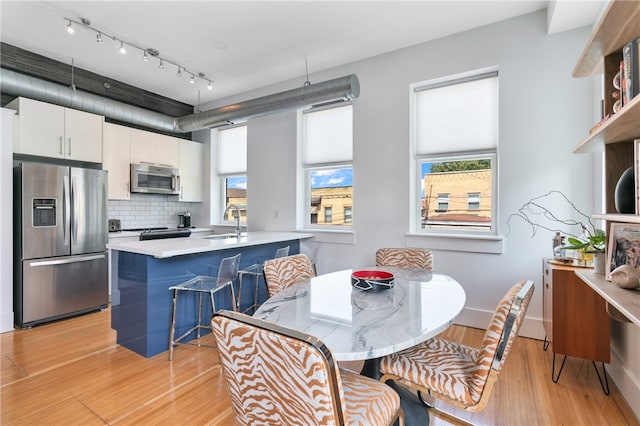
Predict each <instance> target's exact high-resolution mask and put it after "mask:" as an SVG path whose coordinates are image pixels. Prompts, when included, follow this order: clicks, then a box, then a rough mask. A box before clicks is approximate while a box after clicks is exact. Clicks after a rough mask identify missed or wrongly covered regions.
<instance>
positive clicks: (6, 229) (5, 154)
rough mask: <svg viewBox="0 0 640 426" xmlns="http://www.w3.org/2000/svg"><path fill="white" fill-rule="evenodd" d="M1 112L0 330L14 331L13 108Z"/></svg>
mask: <svg viewBox="0 0 640 426" xmlns="http://www.w3.org/2000/svg"><path fill="white" fill-rule="evenodd" d="M0 113H1V114H2V116H0V131H1V132H2V134H1V136H0V200H2V208H0V333H4V332H5V331H9V330H13V115H14V114H15V113H16V112H15V111H13V110H10V109H6V108H1V111H0Z"/></svg>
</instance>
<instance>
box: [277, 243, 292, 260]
mask: <svg viewBox="0 0 640 426" xmlns="http://www.w3.org/2000/svg"><path fill="white" fill-rule="evenodd" d="M286 256H289V246H286V247H282V248H279V249H278V250H276V255H275V257H274V259H277V258H279V257H286Z"/></svg>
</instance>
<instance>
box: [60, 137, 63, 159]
mask: <svg viewBox="0 0 640 426" xmlns="http://www.w3.org/2000/svg"><path fill="white" fill-rule="evenodd" d="M59 140H60V155H62V154H64V151H63V150H62V148H63V147H62V136H60V139H59Z"/></svg>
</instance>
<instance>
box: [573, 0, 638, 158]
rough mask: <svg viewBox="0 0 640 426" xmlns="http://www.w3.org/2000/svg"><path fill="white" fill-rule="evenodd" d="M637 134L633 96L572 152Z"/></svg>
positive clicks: (597, 147) (601, 147)
mask: <svg viewBox="0 0 640 426" xmlns="http://www.w3.org/2000/svg"><path fill="white" fill-rule="evenodd" d="M638 5H640V2H638ZM639 19H640V18H639ZM638 135H640V96H636V97H635V98H633V100H632V101H631V102H630V103H629V104H627V105H625V106H624V108H622V109H621V110H620V111H619V112H618V113H617V114H614V116H613V117H611V118H610V119H609V120H607V121H606V122H605V123H604V124H603V125H602V127H600V128H599V129H598V130H597V131H595V132H594V133H592V134H591V135H589V137H587V138H586V139H585V140H583V141H582V142H580V143H579V144H578V145H576V146H575V147H574V148H573V152H574V153H576V154H583V153H588V152H602V151H603V150H604V145H605V144H609V143H617V142H625V141H629V140H632V139H635V138H637V137H638Z"/></svg>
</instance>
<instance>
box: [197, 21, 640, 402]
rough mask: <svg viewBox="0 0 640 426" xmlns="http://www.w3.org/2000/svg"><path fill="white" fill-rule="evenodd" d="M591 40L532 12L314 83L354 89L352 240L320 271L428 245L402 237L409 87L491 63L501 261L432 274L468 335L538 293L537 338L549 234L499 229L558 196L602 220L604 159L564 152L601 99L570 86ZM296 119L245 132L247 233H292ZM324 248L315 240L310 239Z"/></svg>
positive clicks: (327, 257) (625, 367) (459, 258)
mask: <svg viewBox="0 0 640 426" xmlns="http://www.w3.org/2000/svg"><path fill="white" fill-rule="evenodd" d="M590 32H591V30H590V29H589V28H582V29H577V30H572V31H568V32H563V33H559V34H554V35H547V33H546V15H545V11H539V12H535V13H532V14H529V15H525V16H522V17H518V18H514V19H511V20H508V21H503V22H499V23H497V24H493V25H489V26H486V27H483V28H479V29H475V30H471V31H468V32H465V33H461V34H456V35H453V36H449V37H445V38H442V39H439V40H435V41H432V42H427V43H424V44H420V45H417V46H413V47H409V48H406V49H402V50H398V51H395V52H392V53H389V54H385V55H380V56H376V57H373V58H368V59H365V60H362V61H358V62H354V63H351V64H348V65H345V66H342V67H339V68H336V69H332V70H329V71H325V72H320V73H316V74H312V75H311V78H310V80H311V82H312V83H313V82H320V81H324V80H329V79H331V78H336V77H341V76H344V75H348V74H352V73H355V74H356V75H357V76H358V78H359V80H360V86H361V94H360V97H359V98H358V99H356V100H355V101H354V110H353V111H354V123H353V128H354V144H353V146H354V154H353V156H354V178H353V182H354V206H353V218H354V219H353V220H354V226H353V235H352V236H350V237H349V238H342V240H343V241H341V243H323V244H320V249H319V253H318V261H317V262H318V263H317V267H318V271H319V272H320V273H323V272H329V271H334V270H338V269H344V268H357V267H362V266H365V265H368V264H371V263H373V261H374V253H375V250H376V249H377V248H378V247H381V246H405V245H415V244H419V245H426V246H428V243H429V241H430V240H428V239H416V238H414V237H408V236H407V233H408V232H409V231H410V229H409V213H408V206H409V196H410V194H409V182H410V179H411V177H410V176H409V162H410V149H409V146H410V141H409V85H410V84H411V83H415V82H419V81H424V80H428V79H432V78H436V77H441V76H447V75H452V74H458V73H461V72H465V71H470V70H475V69H480V68H486V67H491V66H496V65H497V66H498V67H499V76H500V77H499V78H500V133H499V164H498V172H499V183H498V185H499V205H498V223H499V232H500V235H502V236H503V238H504V240H503V251H502V253H501V254H489V253H478V252H476V253H473V252H468V251H465V248H464V247H462V249H461V250H457V251H451V250H434V264H435V268H436V269H437V270H438V271H440V272H444V273H447V274H449V275H452V276H453V277H455V278H456V279H457V280H458V281H459V282H460V283H461V284H462V285H463V287H464V289H465V291H466V294H467V303H466V309H465V311H464V312H463V314H462V315H461V317H460V318H458V322H459V323H461V324H465V325H470V326H475V327H482V328H484V327H486V326H487V324H488V321H489V317H490V314H491V313H492V312H493V310H494V309H495V306H496V304H497V302H498V301H499V299H500V298H501V297H502V296H503V295H504V293H505V292H506V291H507V289H508V288H509V287H510V286H512V285H513V284H514V283H515V282H517V281H519V280H522V279H532V280H534V281H535V282H536V285H537V288H536V294H535V295H534V301H533V302H532V304H531V306H530V308H529V311H528V314H527V320H526V321H525V324H524V326H523V329H522V334H524V335H526V336H531V337H536V338H543V337H544V330H543V328H542V323H541V318H542V288H541V285H542V259H543V258H544V257H550V256H552V250H551V249H552V235H551V233H549V232H545V231H541V232H539V233H538V234H537V235H536V236H535V237H531V234H530V228H529V226H528V225H526V224H525V223H524V222H518V221H512V222H511V223H512V227H511V229H509V228H508V226H507V219H508V217H509V215H510V214H511V213H514V212H516V211H517V210H518V208H519V207H520V206H522V205H523V204H524V203H525V202H527V201H528V200H529V199H531V198H533V197H535V196H539V195H542V194H544V193H546V192H548V191H550V190H560V191H562V192H563V193H564V194H566V195H567V196H568V197H569V199H570V200H571V201H572V202H573V203H574V204H575V205H576V206H577V207H578V208H579V209H580V210H581V211H583V212H585V213H587V214H592V213H594V211H598V212H599V211H600V208H599V207H594V206H599V205H600V204H601V197H600V196H599V195H596V196H595V197H594V192H596V193H599V192H600V189H599V188H600V187H601V185H602V180H601V179H600V176H599V173H600V170H601V168H600V167H601V158H599V157H598V158H595V157H593V156H592V155H589V154H581V155H577V154H573V153H572V148H573V147H574V146H575V145H576V144H578V143H579V142H580V141H582V140H583V139H584V137H585V136H586V135H587V134H588V129H589V128H590V127H591V126H592V125H593V122H594V121H593V118H592V110H593V104H594V102H599V99H600V94H599V93H598V94H595V95H594V84H593V82H592V81H591V79H574V78H572V76H571V72H572V69H573V67H574V65H575V63H576V60H577V58H578V56H579V55H580V53H581V52H582V49H583V48H584V46H585V44H586V42H587V40H588V38H589V35H590ZM304 81H305V78H304V77H300V78H299V79H297V80H295V81H288V82H285V83H283V84H279V85H274V86H270V87H264V88H261V89H259V90H255V91H252V92H250V93H245V94H242V95H238V96H234V97H231V98H227V99H221V100H220V101H218V102H215V103H212V104H209V105H207V106H204V107H202V109H203V110H204V109H209V108H213V107H216V106H221V105H228V104H231V103H234V102H238V101H242V100H247V99H253V98H257V97H259V96H263V95H266V94H272V93H276V92H280V91H283V90H287V89H291V88H292V87H300V86H301V85H302V84H303V83H304ZM594 98H595V99H597V100H594ZM295 120H296V118H295V114H293V113H286V114H279V115H274V116H271V117H267V118H261V119H259V120H252V121H250V122H249V135H250V137H249V139H250V140H249V153H248V156H249V163H248V164H249V167H248V173H247V174H248V188H249V192H248V215H249V228H250V229H252V230H261V229H265V230H270V229H294V228H295V224H296V223H295V220H294V212H293V209H294V208H295V200H294V199H293V198H294V197H295V194H296V188H295V187H296V182H295V173H296V164H295V162H294V161H292V158H293V154H292V152H295V149H296V132H295V131H294V129H295V126H296V123H295ZM594 171H595V173H594ZM289 209H291V211H288V212H287V213H286V214H283V210H289ZM561 209H562V208H561V207H560V206H559V207H558V213H559V214H562V213H564V212H563V211H561ZM275 210H278V218H275ZM263 215H264V216H263ZM339 237H340V236H339ZM342 237H343V236H342ZM329 239H330V238H328V237H327V235H326V234H320V233H319V234H318V236H317V237H316V240H321V241H327V240H329ZM462 243H463V244H464V242H462ZM458 244H460V242H459V243H458ZM616 327H618V326H614V335H613V337H612V347H613V351H614V357H613V358H614V361H612V366H611V368H612V369H613V370H615V374H616V376H614V373H612V377H614V380H615V381H616V383H618V382H621V383H622V382H623V381H624V382H625V383H630V385H629V387H628V389H627V390H623V393H625V395H627V398H628V400H629V401H635V400H637V399H636V398H635V397H636V395H637V391H638V389H640V382H639V380H638V377H640V372H638V369H639V368H640V367H639V366H638V363H637V360H638V359H639V358H640V348H639V344H638V341H639V340H640V339H638V337H637V336H638V329H637V328H635V329H634V330H631V329H629V327H625V328H624V329H623V330H619V329H618V328H619V327H618V328H616ZM616 351H617V353H616ZM632 398H633V399H632Z"/></svg>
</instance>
